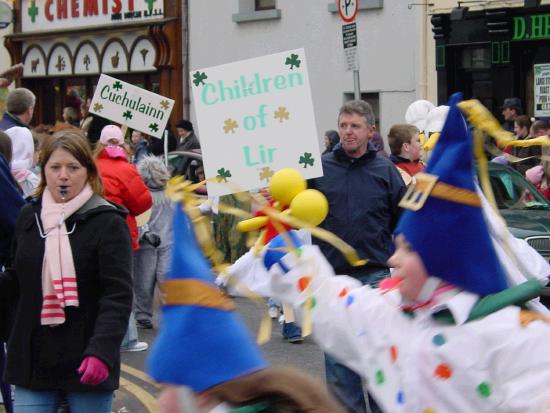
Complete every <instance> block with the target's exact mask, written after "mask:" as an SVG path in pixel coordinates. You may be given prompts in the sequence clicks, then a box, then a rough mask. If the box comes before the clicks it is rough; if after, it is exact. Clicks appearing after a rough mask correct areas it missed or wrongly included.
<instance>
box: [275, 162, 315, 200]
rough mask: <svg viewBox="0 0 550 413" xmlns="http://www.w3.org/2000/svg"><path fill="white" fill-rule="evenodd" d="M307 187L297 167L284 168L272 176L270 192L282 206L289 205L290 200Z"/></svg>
mask: <svg viewBox="0 0 550 413" xmlns="http://www.w3.org/2000/svg"><path fill="white" fill-rule="evenodd" d="M305 189H306V181H305V179H304V177H303V176H302V174H301V173H300V172H298V171H297V170H296V169H292V168H283V169H280V170H278V171H277V172H275V173H274V174H273V176H272V177H271V182H270V183H269V192H271V196H272V197H273V198H274V199H275V200H276V201H278V202H279V203H280V204H281V205H282V206H285V207H286V206H288V205H289V204H290V201H292V199H293V198H294V197H295V196H296V195H297V194H298V193H300V192H302V191H303V190H305Z"/></svg>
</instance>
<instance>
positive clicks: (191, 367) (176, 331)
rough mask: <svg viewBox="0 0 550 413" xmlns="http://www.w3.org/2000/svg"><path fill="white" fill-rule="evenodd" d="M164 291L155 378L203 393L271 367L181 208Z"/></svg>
mask: <svg viewBox="0 0 550 413" xmlns="http://www.w3.org/2000/svg"><path fill="white" fill-rule="evenodd" d="M163 291H164V293H165V299H166V304H165V305H164V306H163V309H162V327H161V329H160V334H159V335H158V337H157V339H156V341H155V342H154V344H153V346H152V349H151V352H150V355H149V358H148V360H147V371H148V373H149V374H150V375H151V377H153V379H155V380H156V381H158V382H161V383H169V384H176V385H185V386H189V387H191V388H192V389H193V390H194V391H195V392H201V391H203V390H206V389H208V388H210V387H212V386H215V385H218V384H221V383H223V382H226V381H229V380H232V379H236V378H238V377H241V376H244V375H246V374H249V373H252V372H255V371H257V370H260V369H262V368H265V367H267V364H268V363H267V362H266V360H265V359H264V357H263V356H262V354H261V352H260V349H259V347H258V346H257V345H256V343H255V341H254V339H253V338H252V336H251V335H250V333H249V332H248V330H247V328H246V326H245V325H244V323H243V321H242V320H241V319H240V317H239V316H238V314H236V313H235V312H234V311H233V310H234V304H233V302H232V301H231V300H230V299H229V298H227V297H225V296H224V295H223V294H222V293H221V292H220V291H219V290H218V288H217V287H216V285H215V284H214V277H213V275H212V272H211V269H210V264H209V263H208V261H207V259H206V258H205V257H204V255H203V254H202V251H201V250H200V247H199V246H198V244H197V240H196V238H195V233H194V229H193V227H192V225H191V222H190V220H189V218H188V217H187V215H186V214H185V212H183V211H182V209H181V206H180V205H179V204H178V205H177V206H176V208H175V213H174V240H173V250H172V262H171V268H170V270H169V272H168V274H167V275H166V280H165V282H164V284H163Z"/></svg>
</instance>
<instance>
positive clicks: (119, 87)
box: [113, 80, 122, 90]
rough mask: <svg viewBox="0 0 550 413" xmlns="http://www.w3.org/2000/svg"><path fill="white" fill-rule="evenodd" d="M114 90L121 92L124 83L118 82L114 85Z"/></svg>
mask: <svg viewBox="0 0 550 413" xmlns="http://www.w3.org/2000/svg"><path fill="white" fill-rule="evenodd" d="M113 89H116V90H120V89H122V83H120V82H119V81H118V80H117V81H116V82H115V83H113Z"/></svg>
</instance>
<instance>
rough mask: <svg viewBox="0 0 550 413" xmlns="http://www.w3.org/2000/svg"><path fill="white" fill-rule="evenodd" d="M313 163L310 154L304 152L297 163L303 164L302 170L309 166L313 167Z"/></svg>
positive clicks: (313, 160)
mask: <svg viewBox="0 0 550 413" xmlns="http://www.w3.org/2000/svg"><path fill="white" fill-rule="evenodd" d="M314 162H315V159H313V158H312V157H311V153H309V152H304V154H303V155H302V156H300V161H299V162H298V163H303V164H304V168H307V167H308V165H309V166H313V163H314Z"/></svg>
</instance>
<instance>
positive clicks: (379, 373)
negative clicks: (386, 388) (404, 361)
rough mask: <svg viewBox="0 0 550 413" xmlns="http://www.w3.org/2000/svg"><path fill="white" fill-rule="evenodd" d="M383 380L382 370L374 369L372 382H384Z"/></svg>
mask: <svg viewBox="0 0 550 413" xmlns="http://www.w3.org/2000/svg"><path fill="white" fill-rule="evenodd" d="M385 381H386V378H385V377H384V372H383V371H382V370H376V373H374V382H375V383H376V384H384V382H385Z"/></svg>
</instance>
